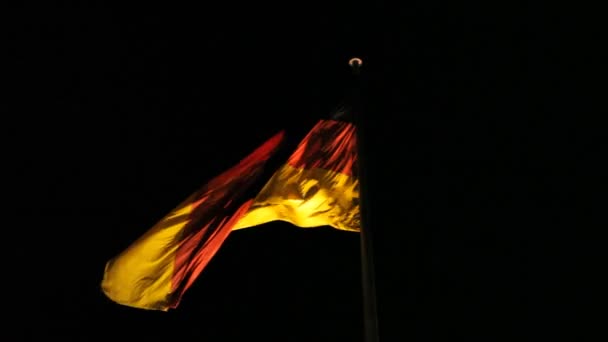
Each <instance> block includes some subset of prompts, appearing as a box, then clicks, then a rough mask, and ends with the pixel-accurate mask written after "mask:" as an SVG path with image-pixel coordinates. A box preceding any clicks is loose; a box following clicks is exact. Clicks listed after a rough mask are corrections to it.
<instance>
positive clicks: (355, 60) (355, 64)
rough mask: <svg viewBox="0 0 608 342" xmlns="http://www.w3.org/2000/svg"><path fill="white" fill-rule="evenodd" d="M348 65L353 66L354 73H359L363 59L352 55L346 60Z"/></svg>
mask: <svg viewBox="0 0 608 342" xmlns="http://www.w3.org/2000/svg"><path fill="white" fill-rule="evenodd" d="M348 65H350V67H351V68H353V72H354V73H355V74H359V68H360V67H361V65H363V60H362V59H361V58H358V57H353V58H351V59H350V60H349V61H348Z"/></svg>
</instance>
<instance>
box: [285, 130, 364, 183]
mask: <svg viewBox="0 0 608 342" xmlns="http://www.w3.org/2000/svg"><path fill="white" fill-rule="evenodd" d="M356 160H357V151H356V135H355V126H354V125H353V124H351V123H347V122H341V121H335V120H322V121H320V122H319V123H317V124H316V125H315V127H313V129H312V130H311V131H310V133H308V135H306V137H305V138H304V139H303V140H302V142H301V143H300V145H298V147H297V149H296V151H295V152H294V153H293V154H292V155H291V157H290V158H289V160H288V161H287V164H288V165H290V166H292V167H297V168H303V169H312V168H321V169H325V170H329V171H334V172H340V173H343V174H345V175H348V176H352V174H353V171H354V170H353V169H354V167H355V162H356Z"/></svg>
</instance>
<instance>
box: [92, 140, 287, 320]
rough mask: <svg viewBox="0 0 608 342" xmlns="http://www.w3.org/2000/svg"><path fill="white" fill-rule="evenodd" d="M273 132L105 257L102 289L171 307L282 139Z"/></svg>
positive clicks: (137, 302)
mask: <svg viewBox="0 0 608 342" xmlns="http://www.w3.org/2000/svg"><path fill="white" fill-rule="evenodd" d="M283 136H284V133H283V132H281V133H278V134H277V135H275V136H274V137H272V138H271V139H270V140H268V141H267V142H265V143H264V144H263V145H262V146H260V147H259V148H258V149H256V150H255V151H254V152H253V153H251V154H250V155H249V156H248V157H247V158H245V159H243V160H242V161H241V162H240V163H238V164H237V165H236V166H234V167H233V168H231V169H230V170H228V171H226V172H224V173H222V174H221V175H219V176H217V177H216V178H214V179H213V180H211V181H210V182H209V183H207V184H206V185H205V186H203V187H202V188H201V189H199V190H198V191H197V192H196V193H194V194H192V195H191V196H190V197H189V198H188V199H186V200H185V201H184V202H182V203H181V204H180V205H179V206H178V207H177V208H175V209H174V210H173V211H172V212H171V213H169V214H168V215H167V216H165V217H164V218H163V219H162V220H161V221H160V222H158V223H157V224H156V225H155V226H154V227H152V228H151V229H150V230H149V231H148V232H147V233H146V234H144V235H143V236H142V237H140V238H139V239H138V240H137V241H135V242H134V243H133V244H131V246H129V247H128V248H127V249H126V250H125V251H123V252H122V253H121V254H119V255H118V256H116V257H115V258H114V259H112V260H110V261H109V262H107V263H106V267H105V272H104V276H103V280H102V284H101V287H102V291H103V292H104V293H105V294H106V296H108V297H109V298H110V299H112V300H113V301H115V302H117V303H119V304H122V305H126V306H131V307H136V308H142V309H150V310H162V311H166V310H168V309H169V308H175V307H177V305H178V304H179V301H180V299H181V296H182V294H183V293H184V292H185V291H186V290H187V289H188V287H189V286H190V285H191V284H192V282H193V281H194V279H196V277H197V276H198V274H199V273H200V272H201V271H202V269H203V268H204V267H205V265H207V263H208V262H209V260H211V258H212V257H213V255H215V253H216V252H217V250H218V249H219V247H220V246H221V244H222V243H223V242H224V240H225V239H226V237H227V236H228V234H229V233H230V232H231V231H232V228H233V226H234V224H235V223H236V222H238V219H239V218H240V217H241V216H242V215H243V214H244V213H245V212H247V210H248V208H249V206H250V205H251V201H242V202H241V203H239V202H238V201H239V200H241V199H240V198H239V197H242V193H243V192H244V191H245V190H246V189H247V188H248V186H249V185H251V184H252V183H253V182H254V181H255V179H256V178H257V177H258V176H259V174H260V173H261V171H262V170H263V166H264V164H265V162H266V161H267V160H268V159H269V158H270V157H271V156H272V155H273V154H274V152H275V151H276V149H277V148H278V146H279V144H280V143H281V141H282V140H283Z"/></svg>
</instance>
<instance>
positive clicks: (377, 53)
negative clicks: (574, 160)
mask: <svg viewBox="0 0 608 342" xmlns="http://www.w3.org/2000/svg"><path fill="white" fill-rule="evenodd" d="M24 13H27V16H26V17H27V18H28V20H26V21H24V22H23V24H22V25H20V26H19V31H18V33H19V34H21V35H22V37H24V38H23V39H19V43H20V46H21V48H20V49H17V50H15V52H14V53H15V54H16V57H18V62H17V67H18V68H20V69H23V70H25V73H24V77H23V78H22V81H21V83H19V84H18V85H19V86H23V87H24V88H23V89H26V94H29V95H27V96H26V98H27V99H28V100H27V101H23V106H22V108H23V109H25V113H37V114H36V116H32V115H24V116H21V117H20V119H21V120H23V124H24V125H27V127H28V129H27V134H28V135H27V136H28V137H31V139H29V140H28V141H29V142H30V144H25V145H26V146H23V147H21V148H24V149H25V150H26V151H27V153H19V154H20V156H21V158H22V159H21V160H20V163H19V164H18V165H19V168H18V170H17V172H18V173H19V174H20V175H25V176H26V178H27V179H28V180H27V181H24V182H22V184H23V186H25V187H28V188H30V189H31V191H30V192H27V194H32V193H34V194H36V196H37V202H38V203H39V204H38V205H37V208H36V210H33V211H32V210H31V207H28V208H27V209H25V212H24V213H25V215H26V216H25V217H29V218H30V219H33V220H34V221H36V222H40V223H36V225H35V226H36V228H35V231H36V232H37V234H36V238H35V239H33V240H32V239H31V237H29V240H27V241H31V242H30V243H29V246H30V247H31V249H33V250H36V251H39V252H40V253H34V254H31V253H29V252H28V251H29V248H26V247H25V246H18V247H17V248H16V250H17V252H16V253H17V256H18V259H19V260H22V261H23V263H24V264H26V265H28V266H29V267H17V268H19V269H20V272H23V273H20V279H27V280H28V281H25V282H24V283H25V284H26V285H24V286H20V290H21V291H24V292H23V293H24V295H22V296H21V295H20V296H19V301H20V303H21V304H20V306H19V307H18V309H17V310H16V311H15V312H14V316H15V317H18V318H20V319H21V318H22V319H23V320H24V322H29V323H28V324H30V326H31V327H34V328H31V329H30V328H22V329H21V332H20V334H22V335H23V336H25V337H24V338H26V337H29V339H31V340H40V339H41V338H43V337H46V338H48V337H58V338H60V337H62V338H65V339H69V340H79V341H80V340H82V341H84V340H92V339H94V338H98V337H107V338H116V339H118V338H120V337H121V336H123V335H129V336H136V337H137V338H138V340H142V341H144V340H166V338H173V339H174V340H179V339H182V338H188V339H196V340H202V341H244V340H281V341H361V340H362V334H361V332H362V309H361V307H362V302H361V285H360V260H359V240H358V235H357V234H351V233H345V232H340V231H336V230H332V229H330V228H319V229H310V230H302V229H297V228H295V227H293V226H290V225H287V224H283V223H273V224H268V225H266V226H263V227H257V228H254V229H249V230H246V231H241V232H238V233H235V234H233V235H231V236H230V237H229V239H228V240H227V242H226V244H225V246H224V247H223V248H222V249H221V251H220V252H219V253H218V254H217V255H216V257H215V258H214V260H213V261H212V262H211V264H210V265H209V266H208V267H207V269H206V270H205V271H204V272H203V274H202V275H201V277H200V278H199V279H198V281H197V282H196V284H195V285H194V286H193V288H192V289H190V290H189V292H187V294H186V295H185V297H184V300H183V302H182V304H181V306H180V307H179V308H178V309H177V310H173V311H171V312H168V313H159V312H146V311H141V310H136V309H130V308H125V307H121V306H119V305H117V304H114V303H112V302H110V301H109V300H107V299H106V298H105V297H104V296H103V295H102V293H101V291H100V289H99V283H100V281H101V276H102V272H103V265H104V263H105V262H106V261H107V260H108V259H109V258H111V257H112V256H114V255H115V254H116V253H118V252H120V251H121V250H122V249H123V248H125V247H126V246H127V245H129V244H130V243H131V242H132V241H133V239H135V238H136V237H138V236H139V235H141V234H142V233H143V232H144V231H145V230H146V229H147V228H149V227H150V226H152V225H153V224H154V223H155V222H156V221H157V220H158V219H160V218H161V217H162V216H164V215H165V214H166V213H167V212H168V211H169V210H171V209H172V208H173V207H174V206H175V205H177V204H178V203H179V202H180V201H181V200H183V199H184V198H185V197H186V196H188V195H189V194H190V193H192V192H193V191H194V190H196V188H197V187H198V186H200V185H202V184H203V183H204V182H205V181H206V180H208V179H209V178H211V177H213V176H215V175H217V174H218V173H220V172H222V171H223V170H225V169H226V168H228V167H230V166H232V165H233V164H234V163H235V162H237V161H238V160H239V159H240V158H242V157H243V156H245V155H246V154H247V153H248V152H250V151H251V150H253V149H254V148H255V147H256V146H258V145H259V144H260V143H261V142H263V141H264V140H265V139H267V138H268V137H270V136H271V135H272V134H274V133H276V132H277V131H278V130H280V129H287V132H288V138H289V143H292V144H293V143H297V142H298V141H299V140H300V139H301V138H302V137H303V135H304V134H305V133H306V132H307V131H308V130H309V129H310V128H311V127H312V125H313V124H314V123H315V122H316V121H317V120H319V119H321V118H326V117H328V115H329V114H330V111H331V110H332V108H334V106H335V105H337V104H338V102H339V101H341V100H342V99H343V97H344V95H345V92H346V90H347V86H348V82H349V72H350V70H349V68H348V66H347V64H346V62H347V60H348V59H349V58H350V57H352V56H355V55H356V56H360V57H362V58H363V59H364V66H363V75H364V82H365V83H364V84H365V92H364V93H365V104H366V107H365V108H366V115H367V121H366V124H367V129H368V132H369V136H368V146H367V147H366V151H367V152H368V159H369V163H368V165H367V168H368V170H369V177H370V178H369V184H370V188H371V193H370V203H371V208H372V209H371V210H372V216H371V217H372V223H373V224H372V229H373V230H374V248H375V258H376V262H377V265H376V268H377V269H376V272H377V287H378V309H379V320H380V335H381V339H382V340H383V341H456V340H468V341H528V340H530V341H532V340H539V339H540V340H543V338H546V337H547V336H560V335H562V334H565V333H567V332H569V331H570V329H572V328H573V327H574V326H575V325H573V322H574V320H575V319H576V318H577V315H578V313H574V312H572V311H569V310H568V309H566V307H567V306H566V305H567V304H570V303H571V302H576V301H586V300H588V299H589V298H590V297H589V295H588V294H585V293H583V292H580V291H579V290H578V289H575V288H574V287H570V285H567V284H569V281H568V280H569V279H570V277H571V272H572V271H573V270H574V268H575V265H576V262H577V260H578V259H577V257H575V256H574V255H578V256H580V255H581V254H584V255H586V256H592V255H593V254H594V253H597V251H595V250H593V249H583V248H579V247H580V246H579V245H580V244H579V243H578V242H577V241H576V240H575V239H574V236H573V235H572V232H569V230H568V229H569V227H571V226H570V224H569V223H570V222H571V221H570V220H571V219H572V217H573V214H572V212H573V205H572V203H571V201H570V196H571V195H572V191H573V189H572V187H571V186H570V183H569V182H568V181H566V180H567V179H569V177H571V176H572V173H573V170H572V168H571V167H570V166H569V164H568V161H569V160H570V159H571V157H572V156H573V155H574V152H573V147H572V144H573V140H574V132H573V129H572V128H571V127H570V126H569V125H568V124H567V120H565V119H562V117H561V116H560V115H557V114H556V113H560V110H561V108H562V105H563V103H562V102H563V101H567V99H566V98H565V90H564V87H563V84H562V83H561V82H560V77H561V76H560V75H561V73H562V72H563V71H564V70H563V69H562V66H561V64H560V62H561V61H560V60H559V57H557V56H558V55H559V54H558V53H557V52H556V51H557V50H556V49H555V44H556V42H557V40H558V39H559V38H558V37H559V36H560V35H561V32H564V28H563V25H562V22H560V21H559V20H556V19H555V18H554V17H552V16H551V14H549V13H548V12H545V11H541V10H540V9H537V8H533V7H532V6H524V5H515V4H513V5H510V6H509V7H506V8H499V7H496V8H494V7H489V6H486V7H484V8H481V7H475V8H473V7H467V6H465V5H464V4H461V3H459V4H458V6H453V7H442V6H439V5H438V4H434V2H422V4H413V3H412V4H411V5H407V6H406V7H403V8H389V7H383V6H380V5H377V6H373V7H366V8H359V7H357V6H354V5H352V4H351V5H350V6H343V7H337V6H336V7H335V8H332V7H328V6H327V5H325V6H315V5H313V4H308V3H306V4H304V3H303V4H299V5H298V6H294V7H293V8H281V7H278V8H277V7H275V5H272V6H271V5H268V6H265V7H264V6H262V5H260V4H258V3H255V4H248V5H238V6H236V5H234V4H225V5H223V8H222V6H214V7H207V6H203V5H200V7H196V5H188V6H177V5H172V4H169V3H163V4H158V5H154V4H149V3H146V4H142V5H141V6H133V7H129V8H125V7H115V8H110V7H108V6H102V5H96V6H93V5H91V6H89V7H82V6H73V5H71V6H70V5H65V6H63V7H54V8H48V9H37V10H32V9H28V10H26V11H24ZM31 142H35V143H31ZM26 196H30V195H26ZM30 200H31V198H30ZM24 203H30V202H28V201H27V199H26V201H25V202H24ZM548 231H551V234H547V232H548ZM28 234H29V233H27V234H26V235H28ZM567 241H569V242H567ZM568 243H569V244H568ZM566 245H567V246H568V248H566V249H565V248H563V247H564V246H566ZM565 250H566V251H565ZM583 271H585V269H584V268H583ZM21 291H20V292H19V293H22V292H21ZM585 324H591V323H589V322H587V323H585Z"/></svg>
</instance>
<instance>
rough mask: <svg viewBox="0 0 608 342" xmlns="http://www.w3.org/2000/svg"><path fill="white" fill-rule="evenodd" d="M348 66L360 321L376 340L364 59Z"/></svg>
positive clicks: (375, 341) (370, 338)
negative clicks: (358, 238)
mask: <svg viewBox="0 0 608 342" xmlns="http://www.w3.org/2000/svg"><path fill="white" fill-rule="evenodd" d="M348 64H349V65H350V66H351V68H352V71H353V75H354V80H353V85H352V89H351V94H350V97H351V98H350V102H351V103H350V104H351V108H352V111H353V119H354V122H355V127H356V134H357V171H358V178H359V208H360V215H361V216H360V220H361V224H360V229H361V233H360V234H361V276H362V279H361V280H362V289H363V323H364V333H365V340H364V341H365V342H378V341H379V335H378V313H377V310H376V288H375V279H374V261H373V259H374V255H373V251H372V236H371V229H370V220H369V217H370V216H369V215H370V211H369V192H368V188H367V186H368V184H367V179H366V170H365V162H366V160H365V157H366V154H365V145H364V144H365V134H364V133H365V124H364V120H363V118H362V115H363V113H362V106H361V84H360V83H361V80H360V69H361V65H362V64H363V61H362V60H361V59H360V58H352V59H351V60H350V61H349V62H348Z"/></svg>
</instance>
